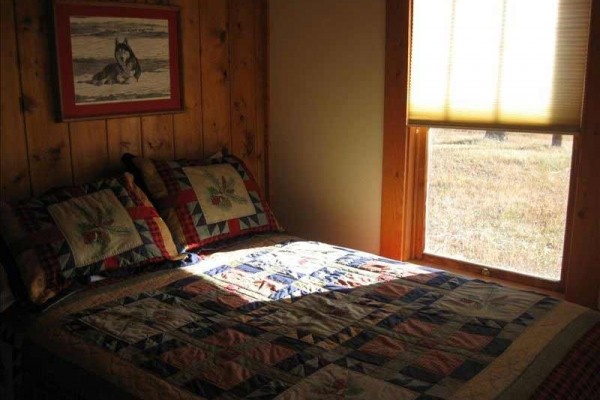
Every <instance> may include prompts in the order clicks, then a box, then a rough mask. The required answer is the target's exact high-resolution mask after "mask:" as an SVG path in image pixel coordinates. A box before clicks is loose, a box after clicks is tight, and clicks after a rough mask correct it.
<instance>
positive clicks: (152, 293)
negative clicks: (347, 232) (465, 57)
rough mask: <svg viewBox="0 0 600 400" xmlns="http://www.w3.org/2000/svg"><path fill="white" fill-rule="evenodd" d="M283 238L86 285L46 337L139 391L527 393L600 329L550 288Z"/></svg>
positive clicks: (186, 394) (47, 327)
mask: <svg viewBox="0 0 600 400" xmlns="http://www.w3.org/2000/svg"><path fill="white" fill-rule="evenodd" d="M273 240H274V239H273V238H270V239H268V240H266V242H261V241H259V240H255V241H254V242H253V243H252V245H250V246H248V247H249V248H247V249H243V248H242V249H237V250H236V249H232V250H231V251H225V252H219V253H216V254H214V255H212V256H210V257H208V258H207V259H206V260H203V261H202V262H200V263H199V264H198V265H196V266H193V267H188V268H185V269H182V270H177V271H168V272H164V273H163V274H161V275H160V276H159V278H156V277H155V278H153V279H149V278H143V277H140V278H137V279H134V280H133V281H134V283H131V284H128V285H125V284H121V285H117V286H116V287H112V286H107V287H105V288H101V289H98V290H97V292H98V293H88V294H86V295H85V296H83V298H82V299H80V300H78V301H71V302H70V303H68V304H65V305H64V306H59V307H57V309H56V310H51V312H49V313H48V314H49V315H47V316H44V317H43V318H41V319H40V321H38V323H37V324H36V328H37V330H38V332H40V331H44V332H46V333H45V334H44V335H42V334H38V335H37V337H38V340H39V341H40V342H44V343H46V346H47V347H51V348H57V347H59V348H61V349H63V350H64V351H63V353H64V355H65V356H66V357H68V358H70V359H72V360H73V361H74V362H76V363H78V364H80V365H82V366H84V367H85V368H89V369H92V370H94V372H95V373H97V374H99V375H100V376H103V377H105V378H106V379H109V380H110V381H112V382H113V383H116V384H118V385H119V386H123V387H125V388H126V389H127V390H129V391H130V392H131V393H133V394H135V395H136V396H138V397H143V398H165V397H166V396H172V397H174V398H206V399H241V398H253V399H268V398H275V397H277V398H281V399H305V398H306V399H354V398H357V399H358V398H369V399H375V398H377V399H436V398H444V399H446V398H457V399H481V398H506V399H516V398H527V397H530V396H538V397H540V398H548V397H551V394H548V393H545V392H544V391H542V390H540V389H539V388H547V387H549V384H548V381H547V380H548V379H550V378H548V377H549V376H550V377H551V375H552V374H551V373H552V371H553V370H555V367H556V366H560V365H561V364H560V362H561V360H562V359H563V358H565V357H566V356H567V355H568V354H569V350H570V349H571V348H572V347H573V345H574V344H576V343H577V341H585V340H586V337H587V336H586V335H588V336H589V335H590V334H592V333H593V332H596V333H595V335H596V338H598V336H600V332H598V331H599V330H600V328H599V326H600V325H598V322H599V321H600V317H599V314H598V313H597V312H594V311H591V310H588V309H586V308H583V307H579V306H576V305H573V304H570V303H566V302H561V301H559V300H556V299H554V298H550V297H547V296H544V295H540V294H536V293H533V292H526V291H520V290H515V289H510V288H505V287H501V286H499V285H496V284H491V283H485V282H483V281H480V280H473V279H467V278H464V277H459V276H456V275H453V274H450V273H447V272H442V271H438V270H433V269H429V268H425V267H420V266H416V265H412V264H405V263H400V262H396V261H392V260H389V259H384V258H380V257H377V256H374V255H370V254H366V253H362V252H358V251H354V250H349V249H346V248H341V247H336V246H331V245H326V244H322V243H317V242H307V241H297V240H285V241H283V242H281V243H278V244H272V245H269V246H261V245H262V244H268V242H269V241H273ZM145 279H146V280H145ZM594 327H595V328H594ZM587 340H588V342H590V343H592V344H591V345H589V346H592V345H593V344H594V343H597V342H598V341H597V340H596V339H594V338H592V339H590V338H589V337H588V339H587ZM588 350H589V349H583V350H582V354H588V356H589V351H588ZM591 351H592V357H594V353H593V352H594V351H595V354H596V355H598V345H596V348H595V349H591ZM567 358H568V357H567ZM597 358H598V357H596V360H597ZM593 362H596V363H597V361H593ZM567 370H569V368H567ZM555 374H556V372H555ZM559 375H560V373H559ZM560 379H565V376H564V374H563V375H562V376H558V377H556V379H555V380H560ZM567 379H568V377H567ZM596 383H597V382H596ZM536 388H538V389H537V390H536ZM584 389H585V390H591V389H590V388H589V387H586V388H584ZM555 390H560V388H558V389H555Z"/></svg>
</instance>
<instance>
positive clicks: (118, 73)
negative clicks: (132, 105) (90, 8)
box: [69, 16, 171, 105]
mask: <svg viewBox="0 0 600 400" xmlns="http://www.w3.org/2000/svg"><path fill="white" fill-rule="evenodd" d="M69 22H70V31H71V52H72V60H73V83H74V89H75V104H76V105H84V104H103V103H118V102H129V101H145V100H159V99H169V98H170V97H171V80H170V70H169V68H170V67H169V61H170V60H169V21H168V20H167V19H151V18H120V17H110V18H108V17H90V16H71V17H70V18H69Z"/></svg>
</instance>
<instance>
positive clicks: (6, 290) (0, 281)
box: [0, 264, 15, 313]
mask: <svg viewBox="0 0 600 400" xmlns="http://www.w3.org/2000/svg"><path fill="white" fill-rule="evenodd" d="M14 302H15V297H14V296H13V292H12V290H11V289H10V285H9V283H8V276H7V275H6V271H4V267H3V266H2V265H1V264H0V313H1V312H3V311H4V310H6V309H7V308H8V307H10V306H11V305H12V304H13V303H14Z"/></svg>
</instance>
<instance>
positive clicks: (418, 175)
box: [380, 0, 599, 294]
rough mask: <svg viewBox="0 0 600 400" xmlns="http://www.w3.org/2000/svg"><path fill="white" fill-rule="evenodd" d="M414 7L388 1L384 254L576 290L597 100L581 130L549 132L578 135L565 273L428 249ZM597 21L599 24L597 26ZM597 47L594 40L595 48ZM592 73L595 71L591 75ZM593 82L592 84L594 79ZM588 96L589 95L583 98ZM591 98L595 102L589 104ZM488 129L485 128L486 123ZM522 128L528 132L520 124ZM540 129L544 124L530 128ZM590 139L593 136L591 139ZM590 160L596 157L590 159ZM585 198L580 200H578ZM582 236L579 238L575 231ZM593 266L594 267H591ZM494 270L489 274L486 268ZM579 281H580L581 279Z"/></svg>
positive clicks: (593, 19)
mask: <svg viewBox="0 0 600 400" xmlns="http://www.w3.org/2000/svg"><path fill="white" fill-rule="evenodd" d="M598 2H599V0H593V3H592V15H591V25H590V38H591V39H590V40H591V41H592V42H593V39H592V38H593V34H594V32H595V30H597V25H598V22H597V21H598V8H599V7H598ZM411 12H412V1H410V0H387V3H386V60H385V89H384V138H383V176H382V211H381V244H380V253H381V255H383V256H386V257H391V258H397V259H400V260H402V261H410V262H415V263H419V264H426V265H430V266H433V267H439V268H442V269H446V270H450V271H456V272H459V273H466V274H467V275H472V274H476V275H479V276H481V277H482V278H492V279H494V278H496V279H499V280H505V281H511V282H515V283H517V284H521V285H526V286H529V287H535V288H540V289H544V290H549V291H552V292H565V291H566V292H567V294H568V293H569V292H574V291H575V290H576V287H575V286H574V285H573V283H571V287H569V286H568V285H567V280H568V279H569V276H570V275H577V277H578V278H579V277H580V276H581V274H582V270H584V269H585V268H583V267H581V266H579V265H577V266H576V267H577V268H574V269H577V271H576V273H572V272H571V271H570V270H571V269H572V268H573V266H572V265H571V264H572V262H573V258H577V257H572V254H571V252H572V248H573V247H574V244H576V245H580V242H581V236H582V232H581V227H577V226H576V224H577V221H576V219H577V218H576V217H577V216H576V215H575V214H576V212H575V207H576V206H575V203H576V201H578V200H579V199H578V198H579V197H581V195H582V194H581V191H582V190H583V188H582V187H581V182H580V181H581V177H580V173H579V171H580V169H582V168H581V165H580V164H581V162H580V159H581V153H582V151H581V150H580V149H581V148H582V147H581V146H582V138H583V139H587V138H588V137H589V136H592V135H593V132H590V131H587V132H586V119H592V120H593V119H594V117H593V116H592V113H593V109H594V107H593V104H596V103H594V102H593V101H592V102H590V101H584V106H583V107H584V115H583V118H582V120H583V121H584V126H583V128H582V132H580V133H577V134H573V133H572V132H570V133H566V132H558V131H557V132H547V133H549V139H550V134H553V133H563V134H572V135H573V153H572V158H571V175H570V183H569V199H568V205H567V215H566V218H567V223H566V227H565V242H564V247H563V262H562V270H561V278H560V280H559V281H551V280H547V279H544V278H539V277H534V276H531V275H526V274H519V273H516V272H511V271H506V270H502V269H497V268H493V267H490V266H486V265H481V264H477V263H472V262H466V261H462V260H455V259H452V258H448V257H442V256H439V255H433V254H428V253H425V252H424V245H425V211H426V210H425V207H426V204H425V202H426V188H427V181H426V179H427V156H428V151H427V143H428V140H427V128H426V127H415V126H409V125H408V123H407V121H408V118H407V117H408V115H407V109H408V107H407V104H408V82H409V65H410V56H409V55H410V43H411V40H410V39H411V38H410V35H411V32H410V27H411ZM595 25H596V26H595ZM594 51H597V50H594V47H593V46H592V43H590V53H593V52H594ZM595 57H596V58H597V55H596V54H595V53H593V54H589V55H588V65H587V76H586V84H585V93H586V94H589V93H593V89H594V85H597V83H598V82H597V81H598V78H597V77H596V74H598V73H597V72H596V73H593V71H594V68H593V63H594V60H595V59H596V58H595ZM590 75H594V76H593V77H592V78H596V79H590ZM590 81H591V82H592V84H590ZM584 100H587V97H586V98H585V99H584ZM590 103H592V104H590ZM482 128H483V127H482ZM520 131H528V130H527V129H521V130H520ZM529 131H531V132H537V133H539V129H537V130H536V129H530V130H529ZM587 140H589V139H587ZM585 162H586V163H590V162H591V161H589V160H585ZM579 201H580V200H579ZM577 228H579V231H578V232H576V235H577V236H578V237H577V238H576V239H574V230H575V229H577ZM575 247H577V246H575ZM587 268H593V267H587ZM488 271H489V274H488V273H487V272H488ZM579 284H580V283H579Z"/></svg>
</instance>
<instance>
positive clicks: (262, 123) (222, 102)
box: [0, 0, 267, 200]
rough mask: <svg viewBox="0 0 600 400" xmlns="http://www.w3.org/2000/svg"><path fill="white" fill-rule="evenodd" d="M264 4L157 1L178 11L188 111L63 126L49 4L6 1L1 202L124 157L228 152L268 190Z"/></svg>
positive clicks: (110, 167) (85, 175) (93, 172)
mask: <svg viewBox="0 0 600 400" xmlns="http://www.w3.org/2000/svg"><path fill="white" fill-rule="evenodd" d="M266 1H267V0H170V1H158V2H157V1H152V3H153V4H165V5H167V4H168V5H172V6H178V7H179V8H180V38H181V51H182V55H181V57H182V79H183V87H184V103H185V111H184V112H182V113H176V114H164V115H151V116H141V117H138V116H134V117H125V118H110V119H98V120H90V121H80V122H69V123H66V122H61V123H58V122H56V121H55V117H54V116H55V109H54V104H55V101H54V96H55V93H54V92H53V90H52V81H53V79H54V76H53V75H52V67H53V65H52V64H51V63H53V62H54V59H53V58H52V55H51V54H50V53H49V40H50V39H51V38H52V32H51V31H50V20H49V18H50V17H51V14H50V13H49V10H50V8H49V7H48V3H47V1H45V0H0V7H1V8H0V16H1V17H0V29H1V32H0V33H1V35H0V36H1V39H0V40H1V43H0V45H1V60H0V61H1V63H0V65H1V70H0V72H1V73H0V83H1V89H0V98H1V114H0V199H2V200H9V199H20V198H27V197H29V196H31V195H37V194H40V193H43V192H44V191H46V190H48V189H50V188H52V187H56V186H62V185H70V184H79V183H83V182H87V181H90V180H93V179H95V178H98V177H102V176H106V175H107V174H110V173H114V172H117V171H119V170H121V165H120V157H121V155H122V154H123V153H125V152H131V153H134V154H138V155H143V156H146V157H152V158H157V159H173V158H183V157H202V156H206V155H210V154H212V153H214V152H215V151H217V150H220V149H221V148H222V147H223V146H226V147H227V148H228V149H229V150H230V151H231V152H232V153H233V154H235V155H237V156H238V157H240V158H242V159H243V160H244V162H245V163H246V164H247V165H248V167H249V169H250V170H251V171H252V172H253V174H254V175H255V177H256V179H257V180H258V181H259V184H260V185H261V187H263V188H264V187H265V164H266V146H265V132H266V118H265V109H266V89H265V87H266V54H267V47H266V46H267V40H266V30H267V3H266ZM148 2H150V1H148ZM138 3H143V1H138Z"/></svg>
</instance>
